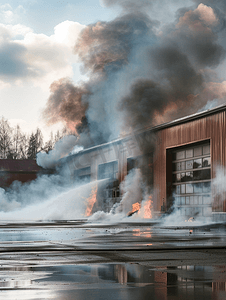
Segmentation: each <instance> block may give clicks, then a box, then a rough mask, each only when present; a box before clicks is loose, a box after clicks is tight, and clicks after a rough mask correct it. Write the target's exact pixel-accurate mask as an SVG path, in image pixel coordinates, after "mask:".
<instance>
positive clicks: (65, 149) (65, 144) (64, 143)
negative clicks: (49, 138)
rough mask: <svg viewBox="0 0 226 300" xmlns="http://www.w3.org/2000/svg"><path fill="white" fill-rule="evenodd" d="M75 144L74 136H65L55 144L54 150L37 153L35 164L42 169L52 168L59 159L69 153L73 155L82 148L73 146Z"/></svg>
mask: <svg viewBox="0 0 226 300" xmlns="http://www.w3.org/2000/svg"><path fill="white" fill-rule="evenodd" d="M76 143H77V137H76V136H74V135H67V136H65V137H63V138H62V139H61V140H59V141H58V142H56V144H55V146H54V149H53V150H50V151H49V152H48V153H46V152H39V153H38V154H37V164H38V165H39V166H40V167H42V168H44V169H52V168H54V167H55V166H56V165H57V164H58V162H59V159H61V158H63V157H65V156H67V155H69V154H70V153H72V154H75V153H77V152H79V151H81V150H82V149H83V148H82V147H77V146H75V145H76Z"/></svg>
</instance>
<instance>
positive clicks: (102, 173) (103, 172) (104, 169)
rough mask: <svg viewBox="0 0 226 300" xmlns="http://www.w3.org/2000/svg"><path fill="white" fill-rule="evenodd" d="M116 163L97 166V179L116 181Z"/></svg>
mask: <svg viewBox="0 0 226 300" xmlns="http://www.w3.org/2000/svg"><path fill="white" fill-rule="evenodd" d="M117 177H118V162H117V161H112V162H109V163H106V164H101V165H99V166H98V179H107V178H108V179H117Z"/></svg>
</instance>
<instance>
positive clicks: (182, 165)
mask: <svg viewBox="0 0 226 300" xmlns="http://www.w3.org/2000/svg"><path fill="white" fill-rule="evenodd" d="M183 170H185V162H184V161H182V162H178V163H176V171H183Z"/></svg>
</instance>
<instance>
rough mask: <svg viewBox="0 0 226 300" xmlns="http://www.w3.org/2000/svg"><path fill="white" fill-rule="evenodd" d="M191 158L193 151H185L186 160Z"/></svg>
mask: <svg viewBox="0 0 226 300" xmlns="http://www.w3.org/2000/svg"><path fill="white" fill-rule="evenodd" d="M190 157H193V149H189V150H186V158H190Z"/></svg>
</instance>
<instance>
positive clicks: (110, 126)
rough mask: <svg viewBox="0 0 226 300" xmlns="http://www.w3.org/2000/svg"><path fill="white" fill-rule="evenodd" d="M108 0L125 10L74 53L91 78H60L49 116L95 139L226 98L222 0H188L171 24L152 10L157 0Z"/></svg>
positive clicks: (92, 31) (88, 141) (83, 38)
mask: <svg viewBox="0 0 226 300" xmlns="http://www.w3.org/2000/svg"><path fill="white" fill-rule="evenodd" d="M218 2H219V3H220V1H218ZM104 4H105V5H106V6H112V5H120V6H122V7H123V13H122V14H121V15H120V16H119V17H117V18H116V19H115V20H113V21H110V22H101V21H98V22H97V23H95V24H91V25H88V26H86V28H84V29H83V31H82V32H81V34H80V37H79V38H78V40H77V43H76V45H75V47H74V52H75V54H76V55H77V56H78V57H79V59H80V62H81V63H82V66H83V67H82V68H83V72H85V73H86V74H87V76H88V77H89V80H88V82H86V83H84V84H80V85H78V86H75V85H73V83H72V82H70V81H68V80H65V79H64V80H60V81H58V82H55V83H53V85H52V86H51V95H50V98H49V100H48V103H47V108H46V110H45V112H44V116H45V118H46V119H47V121H49V122H52V123H54V122H57V121H59V120H64V121H65V122H66V123H67V124H73V126H74V127H75V128H76V130H77V131H78V130H79V135H80V139H81V140H80V144H81V142H82V140H83V141H84V143H85V146H87V145H88V146H89V145H93V144H98V143H102V142H107V141H109V140H111V139H113V138H117V137H118V136H119V135H120V133H121V132H131V130H137V129H141V128H145V127H147V126H152V125H155V124H157V123H158V122H165V121H170V120H172V119H174V118H177V117H182V116H185V115H186V114H189V113H194V112H196V111H198V110H199V109H201V108H202V107H204V106H205V104H206V103H207V102H208V101H211V100H213V99H215V100H216V99H218V98H219V103H221V102H222V101H223V99H224V98H225V84H224V83H223V82H222V81H220V79H219V78H218V77H217V72H216V71H215V70H216V67H217V66H219V64H220V63H221V62H222V61H223V60H224V58H225V49H224V45H222V43H220V42H219V32H220V31H219V26H220V24H222V15H221V14H220V13H219V11H220V10H219V9H217V8H216V7H217V4H216V3H215V5H214V9H213V8H212V7H211V6H208V3H206V4H205V3H197V6H196V7H193V8H187V7H186V8H183V7H181V9H180V10H178V12H177V14H176V16H175V22H174V23H171V24H169V25H168V26H167V27H166V26H163V27H161V24H160V23H159V22H157V21H154V20H152V19H151V18H150V17H149V15H148V12H147V13H146V12H144V8H146V7H147V6H148V7H151V6H152V5H154V4H155V1H146V0H144V1H139V3H137V2H136V1H132V0H124V1H119V0H115V1H108V0H105V1H104ZM209 5H211V1H209ZM132 8H133V9H132ZM215 85H218V87H219V86H220V89H218V90H217V88H216V87H215ZM222 90H223V91H224V92H220V91H222ZM78 140H79V139H78Z"/></svg>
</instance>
